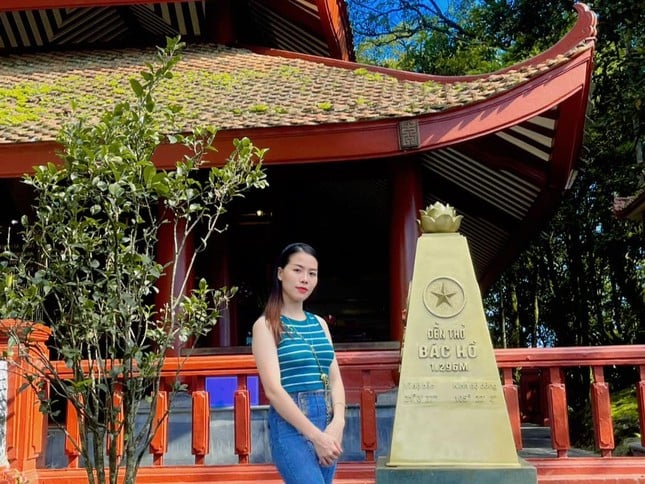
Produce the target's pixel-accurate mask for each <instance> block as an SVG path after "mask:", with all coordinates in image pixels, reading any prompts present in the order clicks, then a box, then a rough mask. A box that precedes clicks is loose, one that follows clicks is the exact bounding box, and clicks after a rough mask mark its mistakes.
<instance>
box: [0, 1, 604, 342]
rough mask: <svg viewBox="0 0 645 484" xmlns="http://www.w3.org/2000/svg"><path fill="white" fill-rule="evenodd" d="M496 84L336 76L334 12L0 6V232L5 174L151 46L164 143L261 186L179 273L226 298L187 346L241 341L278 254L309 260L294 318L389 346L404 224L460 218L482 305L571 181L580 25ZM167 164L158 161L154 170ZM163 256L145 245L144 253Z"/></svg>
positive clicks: (23, 193)
mask: <svg viewBox="0 0 645 484" xmlns="http://www.w3.org/2000/svg"><path fill="white" fill-rule="evenodd" d="M575 8H576V10H577V12H578V20H577V23H576V24H575V25H574V26H573V27H572V29H571V30H570V32H569V33H568V34H567V35H566V36H565V37H564V38H563V39H562V40H561V41H560V42H558V43H557V44H556V45H554V46H553V47H552V48H550V49H548V50H547V51H545V52H542V53H540V54H539V55H537V56H535V57H533V58H531V59H527V60H525V61H524V62H521V63H519V64H517V65H514V66H511V67H508V68H506V69H503V70H501V71H498V72H494V73H490V74H482V75H473V76H462V77H445V76H434V75H427V74H419V73H412V72H404V71H398V70H391V69H384V68H379V67H374V66H368V65H360V64H357V63H356V62H355V58H354V51H353V43H352V34H351V30H350V27H349V17H348V12H347V8H346V5H345V3H344V2H342V1H339V0H299V1H280V0H198V1H182V2H173V1H159V0H157V1H143V0H4V1H3V2H2V3H1V4H0V197H1V202H0V203H1V204H2V207H3V210H2V215H1V216H0V225H2V226H3V229H4V230H5V231H6V230H7V228H8V227H9V226H10V225H11V223H12V220H16V219H17V218H19V217H20V215H21V214H23V213H25V212H26V211H27V210H28V207H29V206H30V203H31V196H32V195H31V193H30V192H29V190H28V187H26V186H25V185H24V184H22V183H21V181H20V179H21V176H22V175H23V174H24V173H26V172H30V171H31V170H32V167H33V166H35V165H40V164H45V163H47V162H51V161H53V160H55V159H56V152H57V144H56V141H55V140H56V135H57V133H58V131H59V129H60V128H61V126H62V123H63V122H64V120H65V115H66V113H67V112H68V111H69V109H70V106H71V103H72V101H74V102H75V103H76V104H77V106H78V109H79V112H83V113H85V114H89V115H92V114H93V113H99V112H101V110H103V109H105V108H107V107H110V106H111V105H113V104H114V102H115V100H117V99H121V98H122V97H123V96H124V95H126V94H127V91H128V83H127V80H128V78H129V77H132V76H134V75H136V74H137V73H138V72H139V71H140V70H142V68H143V66H144V65H145V63H146V62H149V61H151V60H152V59H153V56H154V47H155V46H156V45H163V44H165V40H164V39H165V37H166V36H175V35H181V37H182V40H183V41H185V42H186V43H187V48H186V50H185V52H184V55H183V59H182V60H181V62H180V63H179V64H178V65H177V67H176V69H175V73H176V76H175V79H173V80H172V82H169V83H168V84H167V85H165V86H164V88H163V89H162V91H161V92H160V94H159V96H160V99H159V100H160V102H165V101H168V102H173V103H179V104H180V105H182V106H183V118H182V120H183V128H182V129H184V130H185V131H190V130H191V128H192V127H194V126H197V125H207V124H210V125H213V126H215V127H217V128H218V129H219V132H218V136H217V139H216V145H217V148H218V152H217V153H215V154H213V155H212V157H210V158H209V163H211V164H217V163H222V162H223V161H224V159H225V158H226V156H227V155H228V154H229V153H230V151H231V150H232V140H233V139H234V138H239V137H242V136H247V137H249V138H250V139H251V140H252V141H253V143H254V144H255V145H256V146H258V147H260V148H268V152H267V154H266V157H265V162H264V165H265V169H266V173H267V176H268V182H269V185H270V186H269V187H268V188H267V189H265V190H261V191H256V192H252V193H250V194H249V195H248V196H247V197H245V198H244V199H241V200H239V201H236V203H235V204H234V205H232V206H231V210H230V213H229V215H228V217H229V218H228V219H227V222H228V223H229V230H228V231H227V232H226V233H225V234H224V235H223V236H222V237H220V238H218V239H217V241H216V243H215V244H213V246H212V247H211V248H210V249H209V250H208V251H207V252H206V253H205V254H202V255H201V259H200V264H199V269H198V270H197V271H196V274H195V276H196V277H197V276H200V277H201V276H205V277H207V278H208V279H209V280H210V281H211V282H212V283H213V284H218V285H234V286H238V287H239V288H240V293H239V295H238V296H237V297H236V300H235V301H234V303H233V305H232V306H231V308H230V310H229V313H228V315H227V317H226V318H225V319H224V320H223V321H222V322H221V323H220V324H218V326H217V328H216V330H215V333H214V334H213V335H212V337H211V338H210V339H209V340H208V341H207V342H206V343H205V344H207V345H209V346H212V347H236V346H243V345H245V344H246V343H247V334H248V332H249V330H250V328H251V325H252V323H253V321H254V320H255V319H256V318H257V317H258V316H259V314H260V313H261V311H262V308H263V304H264V300H265V296H266V294H267V291H268V281H269V273H270V270H271V266H272V264H273V262H274V258H275V256H276V255H277V253H278V252H279V250H280V249H281V248H282V247H283V246H284V245H286V244H287V243H289V242H292V241H304V242H308V243H310V244H311V245H313V246H314V247H316V249H317V250H318V251H319V253H320V264H321V266H320V267H321V283H320V286H319V288H318V290H317V294H316V295H315V297H314V299H313V300H312V301H311V309H312V310H314V311H316V312H318V313H320V314H322V315H325V316H326V317H327V318H328V320H329V321H330V323H331V328H332V332H333V333H334V338H335V341H337V342H339V343H344V344H347V345H350V346H351V345H360V344H365V343H370V342H371V343H375V342H384V341H385V342H387V341H393V342H394V341H399V340H400V338H401V335H402V321H401V314H402V310H403V308H404V307H405V304H406V296H407V290H408V284H409V281H410V278H411V274H412V265H413V261H414V250H415V245H416V239H417V237H418V235H419V233H418V227H417V218H418V210H419V209H421V208H424V207H425V206H427V205H429V204H431V203H433V202H435V201H440V202H442V203H448V204H450V205H452V206H454V207H456V209H457V212H458V213H460V214H462V215H464V221H463V223H462V226H461V233H462V234H463V235H464V236H466V237H467V238H468V240H469V244H470V250H471V252H472V259H473V262H474V264H475V270H476V274H477V277H478V281H479V283H480V286H481V288H482V289H486V288H487V287H489V286H490V284H491V283H493V282H494V281H495V279H496V278H497V277H498V276H499V274H500V273H501V272H502V271H503V270H504V269H505V268H506V267H507V266H508V265H509V264H510V263H511V262H512V261H513V260H514V259H515V258H516V257H517V255H518V254H519V253H520V251H521V250H522V249H523V248H524V247H525V246H526V244H527V243H529V242H530V241H531V239H532V238H533V237H535V235H536V234H537V233H538V231H539V230H540V227H541V226H542V225H543V224H544V223H545V222H546V221H547V220H548V219H549V218H550V217H551V216H552V215H553V213H554V211H555V210H556V208H557V205H558V202H559V201H560V200H561V198H562V196H563V194H564V193H565V191H566V190H567V189H568V187H569V186H570V185H571V183H572V181H573V180H574V178H575V173H576V163H577V162H578V159H579V155H580V147H581V143H582V134H583V128H584V120H585V111H586V108H587V102H588V96H589V87H590V77H591V72H592V57H593V51H594V42H595V33H596V32H595V25H596V19H595V16H594V15H593V13H592V12H590V11H589V9H588V8H587V7H586V6H584V5H583V4H580V3H577V4H576V5H575ZM175 161H177V153H176V151H175V150H174V149H173V148H172V147H171V146H169V145H168V146H165V145H164V146H161V147H160V148H159V149H158V151H157V153H156V154H155V163H156V164H157V166H158V167H159V168H164V169H172V168H173V167H174V163H175ZM161 243H162V244H163V243H164V241H163V240H162V241H161Z"/></svg>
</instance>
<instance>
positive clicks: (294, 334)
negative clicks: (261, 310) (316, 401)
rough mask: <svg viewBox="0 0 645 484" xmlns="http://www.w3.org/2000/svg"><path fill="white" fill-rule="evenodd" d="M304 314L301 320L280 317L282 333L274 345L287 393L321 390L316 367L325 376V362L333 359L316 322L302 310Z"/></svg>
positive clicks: (326, 341) (331, 349)
mask: <svg viewBox="0 0 645 484" xmlns="http://www.w3.org/2000/svg"><path fill="white" fill-rule="evenodd" d="M305 315H306V319H305V320H304V321H297V320H295V319H291V318H287V317H286V316H280V321H281V322H282V325H283V327H284V332H283V333H282V339H281V340H280V344H279V345H278V361H279V363H280V382H281V383H282V386H283V388H284V389H285V390H286V391H287V393H293V392H305V391H311V390H322V389H323V388H324V386H323V383H322V381H321V379H320V369H321V368H322V371H323V372H324V373H325V374H326V375H329V365H331V362H332V361H333V359H334V347H333V346H332V345H331V343H330V342H329V339H328V338H327V335H326V334H325V332H324V331H323V329H322V326H321V325H320V321H318V319H317V318H316V316H314V315H313V314H311V313H308V312H305ZM312 348H313V350H314V351H315V356H314V352H313V351H312ZM316 357H318V363H320V367H319V366H318V363H317V362H316Z"/></svg>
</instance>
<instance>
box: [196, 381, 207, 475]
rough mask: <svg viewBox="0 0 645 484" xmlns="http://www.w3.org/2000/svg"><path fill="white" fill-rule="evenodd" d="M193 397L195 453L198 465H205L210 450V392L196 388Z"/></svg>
mask: <svg viewBox="0 0 645 484" xmlns="http://www.w3.org/2000/svg"><path fill="white" fill-rule="evenodd" d="M192 399H193V450H192V452H193V455H194V456H195V464H196V465H204V460H205V457H206V455H208V452H209V450H210V440H211V439H210V431H211V426H210V422H211V409H210V398H209V395H208V392H205V391H203V390H196V391H193V393H192Z"/></svg>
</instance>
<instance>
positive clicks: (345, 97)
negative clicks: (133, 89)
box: [0, 45, 587, 143]
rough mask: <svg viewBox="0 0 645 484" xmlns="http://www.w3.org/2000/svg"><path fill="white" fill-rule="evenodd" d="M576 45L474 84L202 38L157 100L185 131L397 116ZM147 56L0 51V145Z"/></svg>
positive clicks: (42, 124) (520, 74) (59, 116)
mask: <svg viewBox="0 0 645 484" xmlns="http://www.w3.org/2000/svg"><path fill="white" fill-rule="evenodd" d="M585 48H587V47H586V46H581V47H580V49H579V50H582V49H585ZM576 53H577V52H572V53H570V55H567V56H559V57H558V58H555V59H549V60H548V61H546V62H544V63H542V64H540V65H537V66H529V67H526V68H523V69H520V70H517V71H509V72H507V73H504V74H492V75H490V76H488V77H487V78H483V79H477V80H474V81H471V82H454V83H439V82H435V81H426V82H420V81H405V80H400V79H398V78H395V77H393V76H389V75H387V74H384V73H382V72H374V71H371V70H369V69H367V68H364V67H361V68H357V69H345V68H342V67H330V66H327V65H325V64H322V63H317V62H313V61H309V60H303V59H294V58H284V57H277V56H267V55H260V54H255V53H253V52H251V51H248V50H243V49H232V48H226V47H222V46H216V45H198V46H191V47H189V48H188V49H187V50H186V51H185V53H184V57H183V60H182V61H181V62H180V63H179V64H178V65H177V67H176V68H175V71H174V72H175V76H174V77H173V78H172V79H170V80H168V82H166V83H165V84H164V85H163V87H162V89H161V91H160V93H159V98H160V99H162V100H163V101H164V102H167V103H170V104H178V105H180V106H181V107H182V108H183V115H182V118H181V126H180V127H179V128H180V129H183V130H190V128H191V126H193V125H195V124H212V125H214V126H216V127H218V128H219V129H234V128H252V127H259V126H298V125H312V124H321V123H348V122H355V121H361V120H362V121H364V120H378V119H384V118H393V117H394V118H396V117H401V118H403V117H410V116H418V115H422V114H431V113H437V112H441V111H445V110H448V109H454V108H459V107H462V106H465V105H468V104H472V103H476V102H480V101H482V100H485V99H487V98H489V97H490V96H494V95H496V94H499V93H502V92H504V91H507V90H509V89H511V88H513V87H514V86H516V85H518V84H520V83H523V82H525V81H527V80H528V79H530V78H531V77H534V76H536V75H539V74H540V73H542V72H544V71H545V70H548V69H551V68H553V67H555V66H557V65H560V64H562V63H564V62H566V61H567V60H568V59H569V58H570V57H571V56H573V55H575V54H576ZM153 59H154V51H153V50H145V51H143V50H134V49H124V50H112V51H91V52H90V51H88V52H59V53H47V54H33V55H22V56H9V57H5V58H3V59H1V60H0V143H15V142H29V141H49V140H53V139H55V137H56V134H57V133H58V131H59V129H60V126H61V124H62V123H63V121H64V119H65V117H66V115H67V114H68V113H69V111H70V109H71V106H72V104H74V105H75V109H76V111H77V112H78V113H79V114H82V115H86V116H95V115H96V114H98V113H100V112H101V111H103V110H104V109H106V108H108V107H110V106H112V105H114V104H115V103H116V102H117V101H120V100H124V99H127V96H129V95H130V91H129V83H128V79H129V78H131V77H133V76H136V75H137V74H138V72H139V71H141V70H143V69H144V66H145V64H146V63H147V62H150V61H152V60H153Z"/></svg>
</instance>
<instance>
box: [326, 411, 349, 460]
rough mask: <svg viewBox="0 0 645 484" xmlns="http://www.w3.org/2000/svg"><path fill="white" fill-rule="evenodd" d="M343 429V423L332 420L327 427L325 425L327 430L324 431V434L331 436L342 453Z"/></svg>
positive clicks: (338, 420)
mask: <svg viewBox="0 0 645 484" xmlns="http://www.w3.org/2000/svg"><path fill="white" fill-rule="evenodd" d="M344 429H345V422H344V421H341V420H340V419H336V418H333V419H332V420H331V422H329V425H327V428H326V429H325V433H326V434H327V435H329V436H331V437H332V438H333V439H334V440H335V441H336V443H337V444H338V446H339V447H340V451H341V452H342V451H343V430H344Z"/></svg>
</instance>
